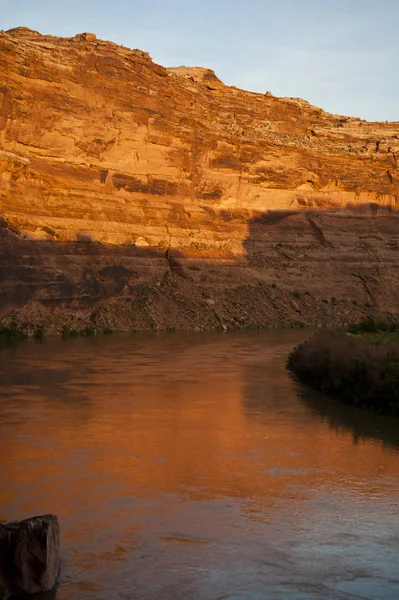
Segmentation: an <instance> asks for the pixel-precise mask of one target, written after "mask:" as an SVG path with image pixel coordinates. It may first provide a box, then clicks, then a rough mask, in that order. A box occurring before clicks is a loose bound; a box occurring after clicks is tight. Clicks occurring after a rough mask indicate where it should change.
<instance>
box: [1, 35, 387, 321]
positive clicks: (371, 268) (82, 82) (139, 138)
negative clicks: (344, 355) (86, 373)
mask: <svg viewBox="0 0 399 600" xmlns="http://www.w3.org/2000/svg"><path fill="white" fill-rule="evenodd" d="M0 82H1V85H0V213H1V215H2V219H3V221H2V227H1V228H0V236H1V246H0V316H2V317H3V320H4V319H5V320H4V322H5V323H8V322H9V320H10V319H11V320H15V319H16V320H18V321H21V322H23V321H26V322H34V323H35V324H38V325H39V324H41V323H42V324H45V325H46V327H47V328H49V330H54V331H55V330H59V328H60V327H61V326H62V325H67V326H73V327H77V328H80V327H83V326H84V327H88V326H91V325H93V324H94V326H96V327H97V326H98V327H99V328H102V327H104V328H107V327H117V328H122V329H125V328H135V329H148V328H168V327H177V328H200V329H204V328H212V327H223V328H225V327H227V328H228V327H241V326H251V325H260V326H262V325H274V324H281V323H285V324H290V323H294V322H300V323H304V324H311V323H314V324H316V323H319V324H328V323H336V322H337V323H339V322H345V321H348V320H353V319H356V318H361V317H362V316H364V315H365V314H371V313H372V314H377V313H386V312H389V313H392V314H395V313H398V311H399V306H398V300H397V298H398V297H399V264H398V257H399V218H398V213H397V209H398V208H399V196H398V193H399V192H398V182H399V178H398V171H397V158H398V157H399V123H368V122H366V121H363V120H361V119H359V118H349V117H342V116H336V115H330V114H328V113H326V112H324V111H323V110H321V109H319V108H316V107H313V106H311V105H310V104H308V103H307V102H305V101H304V100H300V99H292V98H276V97H274V96H273V95H271V94H270V93H267V94H264V95H263V94H255V93H250V92H245V91H242V90H239V89H237V88H234V87H228V86H225V85H224V84H223V83H222V82H221V81H220V80H219V79H218V78H217V77H216V75H215V74H214V73H213V72H212V71H210V70H208V69H203V68H186V67H180V68H173V69H165V68H163V67H161V66H159V65H157V64H155V63H154V62H153V61H152V60H151V58H150V56H149V55H148V54H147V53H145V52H142V51H139V50H130V49H127V48H123V47H120V46H118V45H116V44H113V43H111V42H104V41H101V40H97V39H96V37H95V36H94V35H93V34H79V35H77V36H75V37H73V38H56V37H52V36H42V35H40V34H39V33H37V32H33V31H31V30H27V29H25V28H17V29H15V30H11V31H8V32H0ZM7 319H8V320H7Z"/></svg>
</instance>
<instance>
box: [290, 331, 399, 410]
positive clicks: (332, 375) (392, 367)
mask: <svg viewBox="0 0 399 600" xmlns="http://www.w3.org/2000/svg"><path fill="white" fill-rule="evenodd" d="M367 326H368V325H367ZM287 367H288V368H289V369H290V370H291V371H292V372H293V373H295V375H296V376H297V377H298V379H300V380H301V381H304V382H305V383H308V384H310V385H311V386H313V387H315V388H317V389H319V390H321V391H323V392H325V393H327V394H331V395H333V396H336V397H337V398H338V399H340V400H342V401H343V402H345V403H348V404H353V405H356V406H362V407H367V408H371V409H374V410H376V411H378V412H383V413H390V414H395V415H399V341H390V342H388V343H381V342H376V341H374V340H372V339H366V338H363V337H360V336H348V335H347V334H346V333H344V332H336V333H331V332H320V333H317V334H315V335H314V336H313V337H312V338H311V339H310V340H308V341H307V342H305V343H303V344H301V345H300V346H298V347H297V348H295V350H294V351H293V352H292V353H291V354H290V356H289V357H288V361H287Z"/></svg>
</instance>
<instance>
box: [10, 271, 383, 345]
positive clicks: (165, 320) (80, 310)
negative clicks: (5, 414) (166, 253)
mask: <svg viewBox="0 0 399 600" xmlns="http://www.w3.org/2000/svg"><path fill="white" fill-rule="evenodd" d="M394 318H395V317H394V315H390V314H389V313H387V312H383V311H379V310H378V308H377V307H376V306H374V305H373V304H372V303H370V302H364V303H360V302H357V301H354V300H350V299H345V298H338V297H330V298H328V297H325V296H321V295H317V294H315V293H313V292H312V291H311V290H305V291H300V290H297V289H290V288H287V287H286V286H284V285H282V284H280V283H277V282H271V283H257V284H256V285H240V286H236V287H222V286H221V285H218V286H213V287H211V286H205V285H204V286H203V287H201V288H199V287H197V286H193V285H192V283H191V282H190V281H186V280H185V279H184V278H182V277H180V276H176V275H175V274H171V275H170V276H169V277H165V278H164V279H162V280H160V281H158V282H156V283H155V284H154V285H151V286H150V285H147V286H137V287H136V288H135V289H134V290H133V292H131V293H129V295H126V296H123V295H122V296H121V295H119V296H114V297H111V298H105V299H99V300H97V301H94V302H93V301H91V302H89V300H88V299H87V302H86V303H83V302H81V301H79V302H78V301H73V300H72V301H69V302H66V301H64V302H55V301H53V302H46V303H45V302H41V301H38V300H34V301H33V300H31V301H29V302H27V303H26V304H25V305H24V306H23V307H21V308H20V309H15V310H12V311H11V312H10V313H9V314H8V315H7V316H4V317H3V318H2V319H1V320H0V337H3V338H4V337H7V338H12V339H14V338H16V337H39V338H41V337H44V336H46V335H72V336H74V335H75V336H76V335H94V334H97V333H109V332H112V331H218V330H219V331H225V330H248V329H279V328H302V327H320V328H342V327H345V326H348V324H350V323H356V322H359V321H361V320H365V319H374V320H376V319H384V320H387V321H389V320H393V319H394Z"/></svg>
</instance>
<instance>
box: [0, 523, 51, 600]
mask: <svg viewBox="0 0 399 600" xmlns="http://www.w3.org/2000/svg"><path fill="white" fill-rule="evenodd" d="M59 538H60V526H59V523H58V519H57V517H55V516H54V515H43V516H38V517H32V518H31V519H26V520H24V521H19V522H17V521H16V522H11V523H2V524H0V598H1V600H3V599H4V598H9V597H10V596H13V595H15V594H37V593H40V592H47V591H49V590H51V589H52V588H53V587H54V585H55V582H56V579H57V575H58V571H59V567H60V558H59Z"/></svg>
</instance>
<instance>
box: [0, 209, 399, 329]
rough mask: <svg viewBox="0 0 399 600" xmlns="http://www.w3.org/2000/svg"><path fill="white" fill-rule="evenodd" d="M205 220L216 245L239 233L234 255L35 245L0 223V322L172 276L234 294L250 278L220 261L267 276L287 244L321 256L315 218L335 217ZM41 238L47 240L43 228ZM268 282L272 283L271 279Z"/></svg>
mask: <svg viewBox="0 0 399 600" xmlns="http://www.w3.org/2000/svg"><path fill="white" fill-rule="evenodd" d="M205 212H206V215H207V216H206V218H207V219H208V221H207V227H209V228H211V230H212V228H213V229H214V230H215V236H216V237H217V235H218V230H220V231H222V232H223V235H224V237H225V238H226V241H227V240H228V234H229V231H231V232H232V233H231V235H232V236H234V235H236V236H237V239H242V234H243V233H244V232H246V233H245V239H244V241H243V242H242V252H241V255H238V254H233V253H232V252H229V251H227V250H226V251H225V252H224V251H222V250H221V251H220V252H219V255H218V251H217V250H215V252H214V254H212V253H210V254H209V255H207V254H206V250H205V251H204V250H203V249H201V247H197V246H196V245H195V244H193V243H191V246H190V247H189V248H188V250H187V252H188V256H187V255H186V254H184V253H182V252H180V251H179V250H177V249H172V248H165V247H142V246H137V245H134V244H126V245H122V244H120V245H118V244H103V243H99V242H95V241H92V239H91V238H90V235H88V234H85V233H82V234H79V235H78V237H77V240H76V241H73V242H61V241H57V240H56V238H55V237H54V236H53V239H44V240H43V239H40V240H37V239H32V238H28V237H24V236H20V235H19V234H18V232H17V231H13V230H12V229H11V228H10V225H8V224H6V222H5V221H4V219H3V220H2V219H1V218H0V318H1V317H2V316H4V315H7V314H8V313H10V312H11V311H12V310H14V309H18V308H21V307H23V306H24V305H26V304H27V302H29V301H30V300H32V299H34V300H37V301H38V303H39V304H41V305H43V306H45V307H46V306H47V307H56V306H57V305H59V304H62V305H63V306H68V304H71V303H72V302H74V301H78V303H79V305H80V306H82V307H90V306H93V305H95V304H96V303H98V302H100V301H102V300H107V299H109V298H111V297H115V296H123V295H129V294H130V293H131V292H132V290H134V291H135V292H137V291H138V290H140V288H144V287H146V286H153V285H155V284H159V282H160V280H162V278H163V277H165V276H166V275H167V274H173V275H174V276H175V283H176V281H179V280H180V281H184V282H186V283H187V282H188V283H190V282H193V286H196V288H197V289H198V290H201V286H202V285H205V286H206V285H208V284H209V285H210V286H211V285H212V278H210V275H212V277H213V280H215V279H217V278H219V280H220V283H227V285H231V286H233V287H234V285H240V284H242V283H243V282H244V283H245V282H247V283H251V282H252V284H255V283H256V281H255V280H254V279H253V275H252V279H251V277H250V276H248V277H247V278H246V277H245V276H243V271H242V269H241V279H240V278H239V277H238V278H237V281H235V279H234V277H235V274H234V271H233V270H231V269H230V270H228V269H226V268H225V265H224V266H223V258H228V259H229V260H230V263H231V265H234V264H236V265H241V266H245V261H244V262H243V258H244V259H245V260H246V261H247V264H249V265H250V266H255V267H256V266H259V267H261V268H264V269H269V267H270V265H271V261H273V260H275V259H276V260H277V261H278V260H279V259H283V260H285V259H287V260H289V261H293V260H295V258H296V255H293V253H292V252H289V253H288V255H287V256H286V254H287V253H286V251H285V250H286V249H285V248H283V246H288V248H289V246H290V245H291V244H292V248H291V249H290V248H289V250H294V252H296V250H297V247H298V244H299V245H300V244H303V243H304V244H309V243H313V244H315V245H316V247H319V248H320V250H323V248H325V249H328V248H330V247H332V244H331V242H330V241H329V240H328V235H326V233H325V232H324V230H323V226H322V225H321V223H320V219H319V217H320V215H322V214H324V215H330V214H333V215H335V214H337V211H335V210H327V209H324V210H322V209H319V210H317V209H315V210H314V211H311V210H305V209H296V208H295V209H294V208H293V209H292V210H275V211H267V212H259V213H256V214H253V213H249V212H248V211H241V212H240V211H234V210H229V211H226V210H221V211H219V212H217V211H215V210H213V209H212V210H211V209H209V208H208V209H207V210H206V211H205ZM338 214H339V215H348V216H359V217H364V216H370V217H372V218H375V217H376V216H381V217H389V218H392V216H393V215H395V216H396V217H397V215H398V213H397V211H394V210H393V209H389V208H381V207H376V205H374V204H370V205H362V206H361V207H353V206H350V205H348V206H347V207H346V208H345V209H343V210H340V211H338ZM176 218H177V217H176ZM179 218H180V217H179ZM395 222H396V220H395ZM176 225H177V226H179V227H181V228H185V227H186V223H185V222H181V221H179V220H177V221H176ZM187 226H188V223H187ZM43 230H44V233H46V228H43ZM226 232H227V235H226ZM48 234H49V235H51V232H48ZM190 239H191V238H190ZM282 241H283V242H284V243H282ZM199 246H201V245H199ZM237 251H238V249H237ZM201 252H202V254H201ZM204 252H205V254H204ZM187 258H189V259H190V260H187ZM327 258H328V252H327V253H326V259H327ZM196 259H198V260H196ZM220 259H222V260H220ZM314 264H315V263H314ZM275 268H276V269H277V270H278V269H281V268H282V267H281V264H278V263H276V265H275ZM265 273H266V271H265ZM269 274H270V276H271V277H273V275H272V272H271V271H270V273H269ZM226 279H227V281H226ZM199 294H200V291H199ZM75 304H76V302H75Z"/></svg>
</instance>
